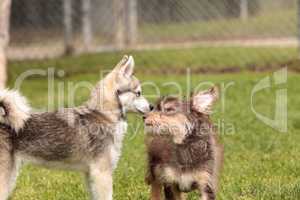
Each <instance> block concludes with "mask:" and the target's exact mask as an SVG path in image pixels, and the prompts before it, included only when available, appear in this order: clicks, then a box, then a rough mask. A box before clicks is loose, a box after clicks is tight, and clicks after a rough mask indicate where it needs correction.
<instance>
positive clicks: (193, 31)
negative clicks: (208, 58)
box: [8, 0, 298, 59]
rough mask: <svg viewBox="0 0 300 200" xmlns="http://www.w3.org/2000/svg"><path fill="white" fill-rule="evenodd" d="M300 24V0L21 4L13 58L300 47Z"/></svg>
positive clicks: (17, 0) (23, 0) (32, 0)
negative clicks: (299, 13)
mask: <svg viewBox="0 0 300 200" xmlns="http://www.w3.org/2000/svg"><path fill="white" fill-rule="evenodd" d="M297 24H298V19H297V1H296V0H210V1H207V0H47V1H41V0H13V1H12V16H11V42H10V47H9V49H8V56H9V58H10V59H41V58H48V57H56V56H60V55H63V54H68V53H84V52H105V51H115V50H123V49H154V48H155V49H159V48H164V47H168V48H182V47H194V46H214V47H219V46H270V45H272V46H284V47H285V46H297V32H298V25H297ZM274 56H275V55H274Z"/></svg>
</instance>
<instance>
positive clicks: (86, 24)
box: [82, 0, 93, 50]
mask: <svg viewBox="0 0 300 200" xmlns="http://www.w3.org/2000/svg"><path fill="white" fill-rule="evenodd" d="M82 35H83V44H84V48H85V50H89V49H90V48H91V45H92V40H93V33H92V23H91V0H83V1H82Z"/></svg>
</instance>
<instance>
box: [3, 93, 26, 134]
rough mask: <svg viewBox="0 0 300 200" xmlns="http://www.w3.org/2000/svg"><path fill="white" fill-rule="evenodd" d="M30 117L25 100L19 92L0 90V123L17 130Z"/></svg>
mask: <svg viewBox="0 0 300 200" xmlns="http://www.w3.org/2000/svg"><path fill="white" fill-rule="evenodd" d="M29 117H30V107H29V106H28V104H27V100H26V98H25V97H23V96H22V95H21V94H20V93H19V92H17V91H13V90H0V123H3V124H6V125H8V126H10V127H11V128H12V129H14V130H15V131H16V132H18V131H19V130H20V129H22V128H23V127H24V125H25V122H26V121H27V120H28V119H29Z"/></svg>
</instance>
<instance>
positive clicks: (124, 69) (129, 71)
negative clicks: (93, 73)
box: [115, 55, 135, 78]
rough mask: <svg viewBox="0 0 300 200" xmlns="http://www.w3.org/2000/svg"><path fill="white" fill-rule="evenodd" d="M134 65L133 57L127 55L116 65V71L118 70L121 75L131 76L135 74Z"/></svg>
mask: <svg viewBox="0 0 300 200" xmlns="http://www.w3.org/2000/svg"><path fill="white" fill-rule="evenodd" d="M134 65H135V64H134V59H133V57H132V56H129V57H128V56H127V55H125V56H124V57H123V59H122V60H121V61H120V63H119V64H118V65H117V66H116V68H115V71H117V73H118V74H119V75H121V76H124V77H127V78H129V77H131V76H132V75H133V71H134Z"/></svg>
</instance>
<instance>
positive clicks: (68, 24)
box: [63, 0, 74, 55]
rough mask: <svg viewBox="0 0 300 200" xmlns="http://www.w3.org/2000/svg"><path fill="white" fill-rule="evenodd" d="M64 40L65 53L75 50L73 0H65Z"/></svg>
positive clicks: (68, 53)
mask: <svg viewBox="0 0 300 200" xmlns="http://www.w3.org/2000/svg"><path fill="white" fill-rule="evenodd" d="M63 6H64V33H65V37H64V42H65V44H64V45H65V54H66V55H70V54H72V53H73V52H74V46H73V24H72V0H64V5H63Z"/></svg>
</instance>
